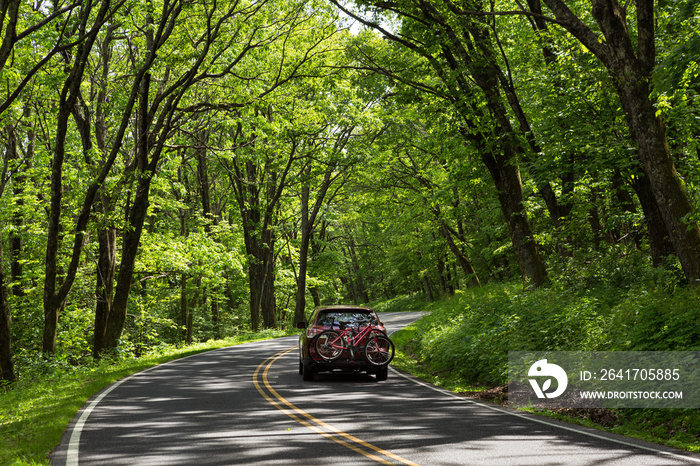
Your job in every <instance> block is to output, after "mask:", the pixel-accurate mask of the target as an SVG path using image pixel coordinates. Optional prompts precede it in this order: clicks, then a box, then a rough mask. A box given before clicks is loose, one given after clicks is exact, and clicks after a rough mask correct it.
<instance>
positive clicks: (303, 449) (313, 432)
mask: <svg viewBox="0 0 700 466" xmlns="http://www.w3.org/2000/svg"><path fill="white" fill-rule="evenodd" d="M416 317H417V315H416V314H409V313H404V314H393V315H384V316H382V320H383V321H384V323H385V324H386V326H387V328H388V329H389V330H390V331H391V330H395V329H397V328H400V327H402V326H404V325H406V324H407V323H408V322H410V321H412V320H413V319H415V318H416ZM296 344H297V339H296V337H289V338H280V339H276V340H271V341H265V342H258V343H250V344H245V345H240V346H234V347H230V348H225V349H222V350H217V351H211V352H208V353H203V354H199V355H196V356H191V357H188V358H184V359H180V360H177V361H173V362H171V363H168V364H163V365H160V366H156V367H154V368H151V369H149V370H147V371H144V372H141V373H139V374H135V375H134V376H131V377H129V378H126V379H124V380H122V381H120V382H117V384H114V385H112V386H110V387H108V388H107V389H106V390H105V391H103V392H102V393H100V394H99V395H97V396H96V397H95V398H93V399H92V400H90V401H89V402H88V403H87V404H86V405H85V406H84V407H83V409H82V410H81V411H80V412H79V413H78V415H77V416H76V418H75V420H74V421H73V422H72V423H71V425H70V426H69V428H68V430H67V431H66V433H65V435H64V437H63V441H62V443H61V445H60V446H59V447H58V448H57V449H56V450H55V451H54V453H53V454H52V457H51V460H52V464H56V465H63V464H69V465H75V464H78V463H79V464H81V465H97V464H99V465H122V464H124V465H126V464H128V465H135V464H148V465H160V464H162V465H197V466H199V465H201V466H204V465H227V464H256V465H312V464H321V465H327V464H333V465H345V464H347V465H350V464H352V465H358V464H377V463H383V464H418V465H424V466H425V465H476V464H479V465H482V464H483V465H538V466H539V465H560V464H561V465H573V464H580V465H635V466H636V465H646V464H648V465H677V464H700V456H697V455H689V454H687V453H683V452H679V451H676V450H672V449H668V448H664V447H659V446H656V445H652V444H648V443H645V442H641V441H638V440H633V439H629V438H625V437H621V436H615V435H612V434H606V433H601V432H598V431H594V430H591V429H586V428H581V427H578V426H573V425H571V424H566V423H560V422H556V421H551V420H547V419H543V418H538V417H535V416H531V415H528V414H523V413H521V412H516V411H514V410H509V409H504V408H500V407H497V406H492V405H488V404H485V403H477V402H473V401H471V400H468V399H464V398H462V397H460V396H457V395H453V394H451V393H448V392H444V391H442V390H439V389H436V388H435V387H432V386H428V385H426V384H423V383H421V382H419V381H417V380H414V379H412V378H410V377H406V376H404V375H402V374H399V373H397V372H394V371H392V372H390V374H389V380H387V381H386V382H376V381H375V380H374V378H373V377H371V376H367V375H363V374H359V375H358V374H317V375H316V379H315V380H314V381H313V382H303V381H302V378H301V376H300V375H299V374H298V353H297V350H296Z"/></svg>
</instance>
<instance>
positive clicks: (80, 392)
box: [0, 330, 298, 466]
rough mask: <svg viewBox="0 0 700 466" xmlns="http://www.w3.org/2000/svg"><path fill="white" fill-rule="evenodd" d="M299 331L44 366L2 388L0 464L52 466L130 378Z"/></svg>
mask: <svg viewBox="0 0 700 466" xmlns="http://www.w3.org/2000/svg"><path fill="white" fill-rule="evenodd" d="M295 333H298V331H295V330H286V331H282V330H266V331H263V332H258V333H246V334H241V335H238V336H235V337H231V338H227V339H223V340H211V341H208V342H206V343H197V344H193V345H189V346H186V347H181V348H176V347H164V348H161V349H159V350H158V351H157V352H153V353H151V354H148V355H145V356H142V357H140V358H130V359H125V360H120V361H101V362H99V363H94V364H91V365H89V366H81V367H65V366H61V365H50V364H46V365H45V366H44V367H43V368H40V369H37V368H34V369H33V370H32V372H31V373H28V374H26V375H25V376H24V377H22V378H21V379H20V380H19V381H18V382H16V383H15V384H13V385H10V386H8V385H5V386H0V465H14V466H17V465H22V466H24V465H48V464H49V458H48V457H49V453H50V452H51V451H52V450H53V449H54V448H55V447H56V446H58V444H59V443H60V441H61V436H62V435H63V432H64V431H65V429H66V427H67V426H68V424H69V423H70V421H71V420H72V419H73V418H74V417H75V415H76V413H77V412H78V411H79V410H80V408H81V407H82V406H83V405H84V404H85V402H86V401H87V400H88V399H89V398H90V397H92V396H93V395H95V394H97V393H99V392H100V391H101V390H102V389H103V388H105V387H107V386H108V385H110V384H112V383H114V382H116V381H117V380H119V379H122V378H124V377H126V376H128V375H131V374H134V373H136V372H139V371H142V370H145V369H147V368H149V367H152V366H156V365H158V364H163V363H165V362H168V361H172V360H174V359H178V358H182V357H185V356H190V355H193V354H197V353H202V352H205V351H210V350H214V349H219V348H225V347H228V346H233V345H238V344H242V343H249V342H253V341H259V340H266V339H270V338H276V337H281V336H287V335H293V334H295Z"/></svg>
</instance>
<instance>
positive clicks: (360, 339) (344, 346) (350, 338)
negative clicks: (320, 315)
mask: <svg viewBox="0 0 700 466" xmlns="http://www.w3.org/2000/svg"><path fill="white" fill-rule="evenodd" d="M333 325H334V323H332V324H331V330H332V329H333ZM338 330H340V331H341V332H340V335H338V338H336V339H334V340H332V341H329V342H328V344H329V345H330V346H331V347H332V348H335V349H338V350H341V351H346V350H347V351H349V352H350V356H351V357H353V358H354V357H355V349H357V348H362V347H363V346H364V344H365V343H366V341H367V337H368V336H370V334H371V333H372V331H374V332H375V333H383V332H381V330H377V328H376V327H375V326H373V325H372V324H371V323H368V324H367V326H366V327H364V328H362V327H361V326H359V325H358V326H357V328H353V327H345V328H344V329H343V328H339V329H338ZM355 330H356V331H357V333H356V334H354V331H355Z"/></svg>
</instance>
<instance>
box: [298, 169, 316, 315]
mask: <svg viewBox="0 0 700 466" xmlns="http://www.w3.org/2000/svg"><path fill="white" fill-rule="evenodd" d="M307 175H308V173H307ZM309 223H310V222H309V186H308V184H306V183H304V185H303V186H302V188H301V244H300V245H299V274H298V275H297V293H296V301H295V304H294V324H295V325H296V323H297V322H304V321H306V269H307V265H308V258H309V243H310V241H311V229H312V227H313V226H312V225H310V224H309Z"/></svg>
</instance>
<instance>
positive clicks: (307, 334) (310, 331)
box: [306, 327, 323, 338]
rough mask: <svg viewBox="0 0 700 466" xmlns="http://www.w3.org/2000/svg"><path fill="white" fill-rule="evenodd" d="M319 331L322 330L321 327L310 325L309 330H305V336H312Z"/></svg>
mask: <svg viewBox="0 0 700 466" xmlns="http://www.w3.org/2000/svg"><path fill="white" fill-rule="evenodd" d="M321 332H323V329H320V328H313V327H311V328H310V329H309V330H307V331H306V336H307V337H309V338H313V337H315V336H316V335H318V334H319V333H321Z"/></svg>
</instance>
